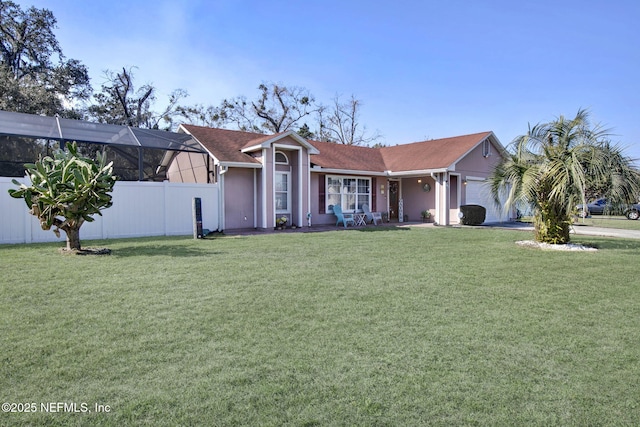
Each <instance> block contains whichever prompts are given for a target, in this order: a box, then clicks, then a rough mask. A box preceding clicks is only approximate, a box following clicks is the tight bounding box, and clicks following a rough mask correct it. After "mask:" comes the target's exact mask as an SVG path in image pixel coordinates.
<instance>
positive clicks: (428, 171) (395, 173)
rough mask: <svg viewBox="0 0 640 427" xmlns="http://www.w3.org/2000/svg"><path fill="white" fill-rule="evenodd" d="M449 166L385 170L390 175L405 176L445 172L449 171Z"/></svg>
mask: <svg viewBox="0 0 640 427" xmlns="http://www.w3.org/2000/svg"><path fill="white" fill-rule="evenodd" d="M449 171H450V169H449V168H441V169H422V170H414V171H403V172H392V171H387V174H388V175H389V176H390V177H399V178H402V177H405V176H418V175H430V174H432V173H445V172H449Z"/></svg>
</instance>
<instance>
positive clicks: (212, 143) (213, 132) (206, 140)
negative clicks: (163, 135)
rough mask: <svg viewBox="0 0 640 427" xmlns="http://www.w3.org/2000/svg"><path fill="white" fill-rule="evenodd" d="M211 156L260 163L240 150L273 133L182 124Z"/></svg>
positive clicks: (222, 159) (227, 160) (232, 160)
mask: <svg viewBox="0 0 640 427" xmlns="http://www.w3.org/2000/svg"><path fill="white" fill-rule="evenodd" d="M182 127H183V128H184V129H185V130H186V131H187V132H189V133H190V134H191V135H192V136H193V137H195V138H196V139H197V140H198V141H199V142H200V143H201V144H202V145H204V147H205V148H206V149H207V150H209V152H210V153H211V154H213V156H214V157H215V158H216V159H218V160H220V161H223V162H240V163H260V162H259V161H257V160H256V159H254V158H253V157H251V156H250V155H248V154H246V153H243V152H242V151H241V150H242V149H243V148H244V147H246V146H251V145H255V144H259V143H261V142H263V141H264V140H266V139H269V138H273V135H263V134H260V133H251V132H242V131H238V130H228V129H214V128H208V127H203V126H194V125H182Z"/></svg>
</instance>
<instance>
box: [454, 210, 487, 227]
mask: <svg viewBox="0 0 640 427" xmlns="http://www.w3.org/2000/svg"><path fill="white" fill-rule="evenodd" d="M460 212H461V213H462V220H461V221H462V224H464V225H480V224H482V223H483V222H484V220H485V218H486V217H487V210H486V209H485V207H484V206H480V205H462V206H460Z"/></svg>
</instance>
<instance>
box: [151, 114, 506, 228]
mask: <svg viewBox="0 0 640 427" xmlns="http://www.w3.org/2000/svg"><path fill="white" fill-rule="evenodd" d="M179 132H184V133H186V134H189V135H190V136H191V137H192V138H193V139H194V140H195V141H196V142H197V143H199V144H200V145H201V146H202V148H204V150H205V151H206V152H207V154H200V153H189V152H179V153H178V152H168V153H167V155H166V156H165V159H164V160H163V164H162V167H165V168H166V171H167V177H168V179H169V181H171V182H195V183H218V184H219V186H220V192H219V194H220V200H219V204H218V205H219V212H218V215H219V218H220V230H231V229H246V228H258V229H267V228H272V227H274V226H275V225H276V218H281V217H282V216H285V217H286V218H287V219H288V221H287V223H288V225H297V226H305V225H308V224H309V222H312V223H313V224H331V223H335V221H336V217H335V215H333V210H332V208H333V205H335V204H340V205H341V207H342V210H343V212H362V206H363V205H364V204H368V205H369V207H370V210H371V211H374V212H376V211H377V212H384V213H387V215H388V218H389V219H390V220H391V221H399V222H404V221H419V220H420V219H421V212H422V211H424V210H429V211H430V212H431V214H432V215H431V218H432V221H434V222H435V223H438V224H441V225H450V224H456V223H458V222H459V217H458V213H459V209H460V206H461V205H465V204H480V205H483V206H485V207H486V208H487V220H486V222H494V221H502V220H505V219H509V216H510V215H509V214H508V213H504V212H501V211H499V210H497V209H496V208H495V207H494V205H493V202H492V201H491V197H490V195H489V191H488V188H487V186H486V185H485V184H484V180H485V179H486V178H487V177H488V176H489V175H490V173H491V171H492V170H493V168H494V166H495V165H496V164H497V162H498V161H499V160H500V159H501V157H502V156H503V155H504V153H505V149H504V147H503V146H502V144H501V143H500V141H499V140H498V138H497V137H496V136H495V135H494V134H493V132H482V133H476V134H472V135H463V136H457V137H452V138H444V139H435V140H429V141H423V142H415V143H411V144H404V145H396V146H391V147H382V148H371V147H362V146H350V145H342V144H335V143H329V142H317V141H310V140H306V139H304V138H302V137H301V136H300V135H298V134H297V133H295V132H293V131H289V132H284V133H278V134H274V135H263V134H257V133H250V132H243V131H234V130H228V129H213V128H207V127H201V126H194V125H181V126H180V128H179Z"/></svg>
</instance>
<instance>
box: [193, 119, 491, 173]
mask: <svg viewBox="0 0 640 427" xmlns="http://www.w3.org/2000/svg"><path fill="white" fill-rule="evenodd" d="M182 127H183V128H184V129H185V130H186V131H187V132H189V133H190V134H191V135H192V136H193V137H195V138H196V139H197V140H198V141H199V142H200V143H201V144H202V145H204V147H205V148H206V149H207V150H209V151H210V152H211V154H213V156H214V157H215V158H216V159H218V160H219V161H222V162H239V163H259V161H258V160H256V159H254V158H253V157H251V156H250V155H248V154H246V153H243V152H242V149H243V148H246V147H251V146H255V145H259V144H261V143H262V142H265V141H267V140H269V139H273V138H274V137H277V135H264V134H259V133H251V132H243V131H237V130H228V129H214V128H208V127H202V126H195V125H182ZM489 135H491V132H481V133H475V134H471V135H462V136H456V137H452V138H442V139H434V140H430V141H423V142H414V143H411V144H403V145H395V146H392V147H383V148H371V147H361V146H354V145H343V144H335V143H332V142H318V141H309V143H310V144H311V145H313V146H314V147H315V148H317V149H318V151H319V152H320V153H319V154H315V155H312V156H311V162H312V163H313V164H315V165H318V166H321V167H322V168H325V169H341V170H353V171H369V172H384V171H392V172H403V171H414V170H415V171H422V170H429V169H445V168H448V167H450V166H451V165H453V164H454V163H455V162H456V161H458V160H459V159H461V158H462V157H463V156H464V155H465V154H467V153H468V152H469V151H470V150H471V149H473V148H474V147H475V146H476V145H477V144H479V143H480V142H482V141H483V140H484V139H485V138H487V137H488V136H489Z"/></svg>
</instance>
